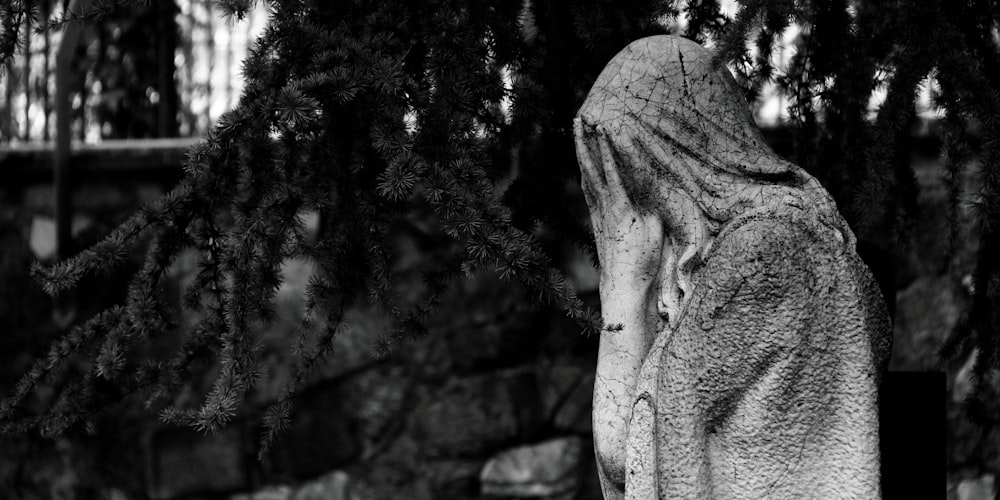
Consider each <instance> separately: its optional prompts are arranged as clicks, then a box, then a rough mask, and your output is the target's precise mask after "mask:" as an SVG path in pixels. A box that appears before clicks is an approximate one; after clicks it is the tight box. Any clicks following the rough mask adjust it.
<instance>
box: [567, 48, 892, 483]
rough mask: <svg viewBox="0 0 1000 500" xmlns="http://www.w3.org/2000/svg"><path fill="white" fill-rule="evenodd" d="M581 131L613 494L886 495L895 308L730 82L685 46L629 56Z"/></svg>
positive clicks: (840, 223)
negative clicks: (883, 423)
mask: <svg viewBox="0 0 1000 500" xmlns="http://www.w3.org/2000/svg"><path fill="white" fill-rule="evenodd" d="M574 127H575V135H576V147H577V157H578V159H579V161H580V165H581V170H582V178H583V188H584V193H585V195H586V199H587V203H588V205H589V207H590V213H591V221H592V224H593V228H594V232H595V236H596V240H597V250H598V258H599V259H600V262H601V284H600V295H601V307H602V310H603V315H604V320H605V324H606V325H608V326H607V327H606V328H605V331H603V332H602V334H601V339H600V352H599V357H598V364H597V381H596V384H595V387H594V415H593V418H594V442H595V451H596V453H597V459H598V470H599V474H600V479H601V486H602V489H603V491H604V496H605V498H607V499H609V500H610V499H620V498H628V499H636V498H643V499H657V498H659V499H708V498H713V499H714V498H720V499H733V498H745V499H760V498H780V499H806V498H818V499H840V498H857V499H866V500H869V499H877V498H880V496H881V493H880V481H879V465H880V462H879V435H878V401H877V400H878V391H877V388H878V383H879V379H880V373H881V370H882V369H883V368H884V367H885V366H886V364H887V361H888V356H889V349H890V342H891V337H890V330H889V317H888V314H887V312H886V306H885V302H884V300H883V298H882V295H881V292H880V291H879V288H878V286H877V285H876V283H875V281H874V279H873V278H872V275H871V273H870V272H869V270H868V268H867V267H866V266H865V264H864V263H863V262H862V261H861V259H860V258H859V257H858V254H857V252H856V250H855V236H854V234H853V233H852V231H851V229H850V228H849V227H848V226H847V224H846V222H845V221H844V219H843V218H842V217H841V215H840V214H839V213H838V212H837V208H836V205H835V203H834V201H833V199H832V198H831V197H830V195H829V194H828V193H827V192H826V190H824V189H823V187H822V186H821V185H820V184H819V182H818V181H817V180H816V179H815V178H813V177H812V176H810V175H809V174H807V173H806V172H805V171H804V170H802V169H801V168H799V167H798V166H796V165H793V164H791V163H789V162H787V161H785V160H783V159H781V158H780V157H779V156H777V155H776V154H775V153H774V152H773V151H772V150H771V149H770V147H768V145H767V144H766V143H765V142H764V140H763V137H762V136H761V134H760V131H759V130H758V129H757V128H756V126H755V124H754V121H753V118H752V116H751V114H750V111H749V107H748V105H747V103H746V101H745V100H744V99H743V97H742V95H741V93H740V91H739V89H738V88H737V86H736V84H735V82H734V81H733V78H732V76H731V75H730V74H729V72H728V70H727V69H726V68H725V67H724V66H716V65H714V64H713V61H712V55H711V53H710V52H709V51H707V50H706V49H704V48H702V47H701V46H699V45H698V44H696V43H694V42H691V41H688V40H685V39H682V38H676V37H670V36H656V37H650V38H645V39H642V40H639V41H636V42H634V43H632V44H631V45H629V46H628V47H626V48H625V49H624V50H622V51H621V52H620V53H619V54H618V55H616V56H615V57H614V58H613V59H612V60H611V62H609V63H608V65H607V67H606V68H605V69H604V71H603V72H602V73H601V75H600V77H598V79H597V82H596V83H595V84H594V87H593V89H591V91H590V94H589V95H588V97H587V99H586V101H585V102H584V104H583V107H582V108H581V109H580V111H579V113H578V115H577V118H576V120H575V123H574Z"/></svg>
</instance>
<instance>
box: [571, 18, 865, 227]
mask: <svg viewBox="0 0 1000 500" xmlns="http://www.w3.org/2000/svg"><path fill="white" fill-rule="evenodd" d="M577 120H578V121H579V122H580V125H581V126H580V128H579V129H578V130H579V132H578V134H577V141H578V142H579V143H580V144H582V145H583V146H584V147H583V150H585V151H588V152H589V153H590V154H591V155H598V154H599V153H600V148H599V147H598V144H599V142H600V141H602V140H606V141H608V142H609V143H610V144H612V148H611V151H612V158H610V161H612V162H614V163H615V164H616V165H617V168H618V169H619V170H620V172H621V175H622V177H623V179H625V182H626V184H627V188H628V191H629V195H630V197H631V198H632V200H633V202H634V203H635V204H636V205H637V206H639V207H641V208H643V209H646V210H651V211H653V210H659V209H662V208H663V205H664V201H663V199H662V198H663V196H662V194H663V193H664V189H663V188H662V186H663V185H666V186H667V188H668V189H669V190H671V191H674V192H678V193H684V194H685V195H686V196H689V197H691V198H692V199H693V200H694V201H695V202H696V203H697V205H698V207H699V209H700V210H701V211H702V213H703V214H704V217H705V222H706V223H707V224H709V225H710V228H711V232H712V233H715V232H717V231H718V229H719V227H720V226H721V225H722V224H725V223H726V222H727V221H729V220H731V219H732V218H734V217H736V216H738V215H740V214H742V213H743V212H745V211H747V210H748V209H753V208H758V207H761V206H763V205H769V204H777V203H793V204H800V205H804V206H813V207H816V208H818V209H819V210H818V211H819V212H820V215H821V216H822V218H823V219H824V222H827V223H829V224H831V225H832V226H834V227H838V228H840V229H842V230H843V236H845V237H850V238H852V239H853V236H850V234H849V233H850V232H849V230H847V228H846V226H844V225H843V221H842V219H841V218H840V216H839V214H837V211H836V207H835V205H834V204H833V200H832V199H831V198H830V196H829V195H828V194H827V192H826V191H825V190H824V189H823V188H822V187H821V186H820V185H819V183H818V182H816V180H815V179H814V178H812V177H811V176H809V175H808V174H806V173H805V172H804V171H802V169H801V168H799V167H798V166H796V165H794V164H792V163H789V162H787V161H784V160H782V159H781V158H780V157H778V156H777V155H775V154H774V153H773V152H772V151H771V148H770V147H769V146H768V145H767V143H766V142H765V141H764V139H763V137H762V136H761V134H760V131H759V130H758V129H757V126H756V125H755V123H754V120H753V117H752V116H751V115H750V111H749V107H748V106H747V103H746V101H745V100H744V98H743V95H742V93H741V91H740V90H739V89H738V88H737V86H736V84H735V82H734V81H733V78H732V76H731V75H730V73H729V71H728V70H727V69H726V68H725V66H722V65H716V64H715V63H714V62H713V59H712V57H711V54H710V53H709V52H708V51H707V50H706V49H704V48H703V47H701V46H700V45H698V44H696V43H694V42H692V41H689V40H686V39H683V38H677V37H669V36H658V37H650V38H644V39H642V40H639V41H636V42H634V43H632V44H631V45H629V46H628V47H626V48H625V49H624V50H623V51H622V52H620V53H619V54H618V55H617V56H615V57H614V59H612V60H611V62H609V63H608V65H607V66H606V67H605V68H604V71H602V72H601V75H600V76H599V77H598V78H597V81H596V82H595V83H594V86H593V88H592V89H591V91H590V94H589V95H588V96H587V99H586V101H585V102H584V103H583V106H582V107H581V108H580V111H579V113H578V114H577ZM579 150H580V149H579V148H578V151H579ZM607 160H608V159H605V161H607ZM669 216H670V215H668V217H669Z"/></svg>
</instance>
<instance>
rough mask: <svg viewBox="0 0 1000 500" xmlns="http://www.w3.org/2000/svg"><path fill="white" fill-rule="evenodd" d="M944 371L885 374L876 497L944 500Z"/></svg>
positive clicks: (908, 499)
mask: <svg viewBox="0 0 1000 500" xmlns="http://www.w3.org/2000/svg"><path fill="white" fill-rule="evenodd" d="M946 402H947V391H946V382H945V374H944V372H889V373H887V374H886V377H885V378H884V379H883V381H882V389H881V414H880V415H881V418H880V420H881V426H880V432H881V439H882V498H883V500H896V499H907V500H916V499H923V498H927V499H934V500H938V499H944V498H946V496H947V470H946V463H945V457H946V453H947V452H946V449H945V446H946V442H945V436H946V433H945V431H946V427H945V426H946V421H945V404H946Z"/></svg>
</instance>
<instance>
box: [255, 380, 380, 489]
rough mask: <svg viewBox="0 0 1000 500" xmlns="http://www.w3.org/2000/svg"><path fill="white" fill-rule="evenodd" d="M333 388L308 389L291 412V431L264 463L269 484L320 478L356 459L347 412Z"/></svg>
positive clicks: (356, 444) (358, 450)
mask: <svg viewBox="0 0 1000 500" xmlns="http://www.w3.org/2000/svg"><path fill="white" fill-rule="evenodd" d="M346 404H347V402H346V401H345V400H344V398H343V395H342V393H341V392H340V391H338V390H336V387H335V386H329V385H324V386H318V387H313V388H310V389H308V390H306V391H304V392H303V393H301V394H300V395H299V397H298V398H297V399H296V401H295V406H294V407H293V409H292V414H291V424H290V428H289V429H288V430H287V431H285V432H284V434H282V435H281V436H280V437H279V438H278V440H277V441H275V443H274V449H273V450H272V451H271V452H270V453H269V455H268V457H267V460H266V467H265V469H266V473H267V476H268V478H269V479H270V480H272V481H275V480H277V481H287V480H289V479H301V478H305V477H310V476H315V475H317V474H322V473H324V472H327V471H329V470H332V469H335V468H338V467H340V466H342V465H344V464H346V463H348V462H350V461H351V460H353V459H355V458H357V457H358V456H359V455H360V453H361V446H360V444H359V439H358V435H357V429H356V428H355V426H354V425H353V423H352V419H351V416H350V414H349V413H348V411H349V408H348V407H347V406H346Z"/></svg>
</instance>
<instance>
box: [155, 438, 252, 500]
mask: <svg viewBox="0 0 1000 500" xmlns="http://www.w3.org/2000/svg"><path fill="white" fill-rule="evenodd" d="M247 438H248V436H247V435H246V433H245V432H244V429H242V428H241V427H240V426H239V424H231V425H230V427H227V428H225V429H222V430H221V431H219V432H218V433H215V434H208V435H205V434H202V433H199V432H196V431H194V430H192V429H187V428H180V429H178V428H170V429H164V430H162V431H160V432H158V433H157V434H156V435H155V436H154V437H153V441H152V450H153V459H154V471H155V475H154V478H155V484H154V490H155V491H156V497H157V498H174V497H179V496H184V495H188V496H191V495H208V494H218V493H225V492H231V491H237V490H240V489H244V488H246V487H247V485H248V484H249V477H247V469H248V465H249V462H248V459H250V460H252V458H251V457H248V455H252V453H253V450H252V449H251V446H250V444H249V443H248V441H247Z"/></svg>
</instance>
